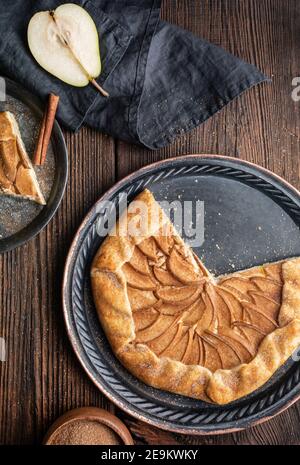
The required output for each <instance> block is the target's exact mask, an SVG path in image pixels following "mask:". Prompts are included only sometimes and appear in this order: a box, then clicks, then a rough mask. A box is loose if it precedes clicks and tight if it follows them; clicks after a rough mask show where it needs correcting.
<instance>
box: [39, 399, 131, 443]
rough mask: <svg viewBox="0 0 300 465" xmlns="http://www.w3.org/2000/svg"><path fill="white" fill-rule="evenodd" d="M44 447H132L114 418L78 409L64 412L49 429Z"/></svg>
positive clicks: (127, 433) (100, 411) (103, 412)
mask: <svg viewBox="0 0 300 465" xmlns="http://www.w3.org/2000/svg"><path fill="white" fill-rule="evenodd" d="M43 444H46V445H52V446H59V445H61V446H68V445H70V446H71V445H75V446H76V445H78V446H79V445H89V446H98V445H116V446H117V445H124V444H125V445H133V444H134V442H133V439H132V436H131V434H130V431H129V430H128V428H127V427H126V425H125V424H124V423H123V422H122V421H121V420H120V419H119V418H117V417H116V416H115V415H112V414H111V413H110V412H107V411H106V410H103V409H100V408H97V407H81V408H77V409H74V410H70V411H69V412H66V413H65V414H64V415H62V416H61V417H59V418H58V419H57V420H56V421H55V422H54V423H53V424H52V426H51V427H50V428H49V430H48V432H47V434H46V436H45V438H44V441H43Z"/></svg>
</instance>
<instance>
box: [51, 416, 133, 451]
mask: <svg viewBox="0 0 300 465" xmlns="http://www.w3.org/2000/svg"><path fill="white" fill-rule="evenodd" d="M78 420H79V421H80V420H83V421H98V422H99V423H102V424H103V425H105V426H107V427H108V428H110V429H111V430H112V431H114V432H115V433H116V434H117V435H118V436H119V438H120V440H121V442H122V443H123V444H125V445H133V444H134V442H133V439H132V436H131V434H130V431H129V430H128V428H127V427H126V425H125V424H124V423H123V422H122V421H121V420H119V418H117V417H116V416H115V415H112V414H111V413H109V412H107V411H106V410H103V409H101V408H97V407H82V408H76V409H74V410H69V412H66V413H65V414H64V415H62V416H61V417H59V418H58V419H57V420H56V421H55V422H54V423H53V424H52V425H51V426H50V428H49V430H48V431H47V433H46V436H45V437H44V440H43V444H45V445H51V444H52V442H51V441H52V440H53V438H54V435H57V433H58V430H60V429H63V427H65V426H66V425H67V424H70V423H72V422H73V421H78ZM104 445H105V444H104Z"/></svg>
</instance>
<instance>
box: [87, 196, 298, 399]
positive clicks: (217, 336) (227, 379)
mask: <svg viewBox="0 0 300 465" xmlns="http://www.w3.org/2000/svg"><path fill="white" fill-rule="evenodd" d="M136 200H137V201H138V202H141V204H142V205H144V206H146V221H145V222H144V223H143V224H144V225H145V226H144V229H143V231H142V232H141V234H140V235H131V234H126V229H125V226H126V221H127V222H131V220H132V221H133V223H134V224H140V222H139V221H138V220H139V219H140V217H141V209H136V204H135V207H134V208H131V205H130V206H129V208H128V210H127V212H126V213H127V215H128V216H126V215H123V216H122V217H121V219H120V221H119V222H118V224H117V227H116V235H114V236H108V237H107V238H106V240H105V241H104V243H103V244H102V246H101V247H100V249H99V251H98V253H97V254H96V256H95V258H94V261H93V265H92V270H91V279H92V289H93V295H94V300H95V304H96V308H97V311H98V314H99V318H100V321H101V323H102V326H103V328H104V331H105V333H106V335H107V337H108V339H109V342H110V344H111V346H112V349H113V351H114V353H115V354H116V355H117V357H118V358H119V359H120V361H121V362H122V363H123V364H124V366H125V367H127V368H128V369H129V371H131V372H132V373H133V374H134V375H135V376H136V377H138V378H139V379H141V380H142V381H144V382H145V383H147V384H149V385H151V386H153V387H156V388H159V389H164V390H167V391H170V392H174V393H178V394H182V395H186V396H190V397H194V398H198V399H202V400H206V401H210V402H211V401H212V402H216V403H219V404H224V403H228V402H231V401H233V400H235V399H237V398H239V397H242V396H245V395H247V394H249V393H251V392H252V391H254V390H255V389H257V388H258V387H260V386H262V385H263V384H264V383H265V382H266V381H268V379H269V378H270V377H271V376H272V375H273V374H274V372H275V371H276V370H277V369H278V368H279V367H280V366H281V365H282V364H283V363H284V362H285V361H286V360H287V358H288V357H289V356H290V355H291V354H292V353H293V352H294V351H295V350H296V349H297V348H298V346H299V345H300V278H299V271H300V259H299V258H296V259H290V260H285V261H282V262H278V263H275V264H267V265H264V266H263V267H256V268H252V269H250V270H245V271H242V272H238V273H233V274H231V275H227V276H222V277H220V278H217V279H215V278H213V277H212V276H211V275H210V274H209V272H208V271H207V270H206V269H205V267H204V266H203V264H202V263H201V262H200V260H199V259H197V258H196V257H195V256H194V255H193V253H192V251H191V250H190V249H189V248H188V247H187V246H186V245H185V244H184V242H183V241H182V239H181V238H180V237H179V235H178V234H177V233H176V231H175V229H174V228H173V226H172V224H171V223H170V221H169V220H168V218H167V217H166V215H165V214H164V213H163V212H162V210H161V209H160V208H159V206H158V204H157V203H156V202H155V200H154V198H153V195H152V194H151V193H150V192H149V191H147V190H145V191H143V192H142V193H141V194H140V195H139V196H138V197H137V198H136ZM154 211H155V213H156V214H153V212H154ZM126 218H127V220H126ZM124 231H125V233H124Z"/></svg>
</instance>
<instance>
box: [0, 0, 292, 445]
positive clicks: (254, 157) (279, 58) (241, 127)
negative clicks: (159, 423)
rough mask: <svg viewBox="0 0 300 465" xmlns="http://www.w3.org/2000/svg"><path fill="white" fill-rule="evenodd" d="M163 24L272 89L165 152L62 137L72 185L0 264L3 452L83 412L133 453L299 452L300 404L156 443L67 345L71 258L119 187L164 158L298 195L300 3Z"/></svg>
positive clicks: (247, 98) (189, 4) (192, 0)
mask: <svg viewBox="0 0 300 465" xmlns="http://www.w3.org/2000/svg"><path fill="white" fill-rule="evenodd" d="M161 16H162V18H163V19H164V20H167V21H170V22H171V23H174V24H177V25H179V26H182V27H183V28H186V29H188V30H190V31H192V32H193V33H195V34H196V35H198V36H201V37H204V38H206V39H207V40H209V41H212V42H214V43H215V44H218V45H221V46H223V47H224V48H225V49H226V50H228V51H229V52H232V53H234V54H236V55H237V56H239V57H241V58H243V59H245V60H247V61H249V62H251V63H253V64H256V65H257V66H258V67H259V68H260V69H261V70H262V71H263V72H265V73H266V74H267V75H268V76H270V77H272V80H273V82H272V84H263V85H260V86H258V87H255V88H253V89H251V90H250V91H247V92H246V93H245V94H243V95H242V96H241V97H239V98H238V99H237V100H235V101H234V102H232V103H231V104H229V105H228V106H227V107H226V108H225V109H223V110H222V111H221V112H220V113H219V114H217V115H215V116H214V117H213V118H211V119H210V120H209V121H207V122H206V123H205V124H203V125H202V126H201V127H199V128H198V129H196V130H194V131H192V132H191V133H189V134H187V135H183V136H182V137H180V138H179V139H177V141H176V142H175V143H174V144H173V145H171V146H169V147H168V148H165V149H162V150H159V151H149V150H146V149H143V148H141V147H136V146H133V145H129V144H127V143H124V142H121V141H118V140H114V139H112V138H111V137H108V136H106V135H103V134H100V133H98V132H96V131H93V130H91V129H88V128H83V129H81V131H80V132H79V133H78V134H76V135H74V134H71V133H69V132H67V131H65V137H66V141H67V146H68V150H69V160H70V175H69V182H68V186H67V190H66V193H65V196H64V199H63V201H62V204H61V206H60V208H59V210H58V212H57V213H56V215H55V217H54V219H53V220H52V221H51V223H50V224H49V226H48V227H47V228H46V229H45V230H44V231H43V232H42V233H41V234H40V235H39V236H38V237H37V238H36V239H34V240H32V241H31V242H29V243H28V244H26V245H24V246H23V247H21V248H19V249H17V250H14V251H12V252H10V253H6V254H3V255H1V256H0V336H1V337H4V338H5V339H6V343H7V361H6V362H5V363H1V362H0V443H1V444H18V443H28V444H31V443H39V442H40V441H41V439H42V437H43V435H44V433H45V431H46V430H47V428H48V427H49V425H50V424H51V422H53V421H54V420H55V419H56V418H57V417H58V416H59V415H61V414H62V413H63V412H65V411H66V410H69V409H71V408H75V407H79V406H86V405H94V406H101V407H104V408H106V409H108V410H110V411H112V412H115V413H117V415H119V416H120V417H121V418H123V419H124V420H126V421H127V422H128V424H129V425H130V427H131V428H132V431H133V432H135V438H136V440H137V442H144V443H145V442H146V443H149V444H151V443H152V444H157V442H158V440H157V438H158V437H159V438H160V440H161V442H166V443H170V444H171V443H174V444H176V443H180V444H297V443H298V444H300V425H299V416H300V402H299V403H298V404H296V405H294V406H292V407H291V408H289V409H288V410H287V411H286V412H284V413H282V414H281V415H279V416H277V417H276V418H274V419H272V420H270V421H268V422H267V423H265V424H262V425H260V426H257V427H255V428H252V429H248V430H246V431H242V432H239V433H235V434H228V435H218V436H205V437H192V436H183V435H180V436H179V435H171V434H169V433H161V434H159V435H158V434H157V431H156V430H155V428H149V427H143V425H141V424H139V425H137V423H136V422H135V421H133V420H132V419H130V418H129V417H128V416H126V415H124V414H123V413H122V412H120V411H119V410H117V409H116V408H115V407H114V406H113V405H112V404H111V403H110V402H109V401H108V400H107V399H106V398H105V397H104V396H103V395H102V394H101V393H100V392H99V391H98V390H97V389H96V387H95V386H94V385H93V384H92V382H91V381H90V380H89V379H88V377H87V376H86V375H85V373H84V371H83V370H82V368H81V367H80V365H79V362H78V361H77V359H76V357H75V355H74V354H73V351H72V349H71V347H70V343H69V341H68V337H67V334H66V331H65V327H64V322H63V317H62V309H61V294H60V289H61V281H62V273H63V267H64V262H65V258H66V254H67V251H68V248H69V246H70V243H71V240H72V238H73V236H74V234H75V232H76V229H77V227H78V226H79V224H80V222H81V221H82V219H83V217H84V216H85V214H86V212H87V211H88V210H89V208H90V207H91V206H92V205H93V204H94V202H95V201H96V200H97V199H98V198H99V196H100V195H101V194H102V193H103V192H105V191H106V190H107V189H108V188H109V187H111V186H112V185H113V184H114V183H115V182H116V181H117V180H118V179H121V178H123V177H124V176H126V175H127V174H129V173H131V172H132V171H134V170H136V169H138V168H140V167H142V166H144V165H147V164H149V163H151V162H153V161H157V160H161V159H165V158H168V157H173V156H176V155H183V154H189V153H212V154H216V153H219V154H223V155H230V156H233V157H237V158H241V159H244V160H248V161H251V162H254V163H258V164H259V165H262V166H264V167H266V168H269V169H270V170H272V171H274V172H275V173H277V174H279V175H280V176H283V177H284V178H285V179H287V180H288V181H289V182H290V183H292V184H293V185H294V186H295V187H297V188H300V180H299V174H300V173H299V148H300V144H299V140H300V102H299V103H295V102H294V101H293V100H292V98H291V92H292V79H293V78H294V77H296V76H298V75H300V67H299V59H300V58H299V57H300V28H299V25H300V2H299V0H264V1H261V0H178V1H175V0H165V1H164V3H163V7H162V11H161ZM136 433H137V434H136Z"/></svg>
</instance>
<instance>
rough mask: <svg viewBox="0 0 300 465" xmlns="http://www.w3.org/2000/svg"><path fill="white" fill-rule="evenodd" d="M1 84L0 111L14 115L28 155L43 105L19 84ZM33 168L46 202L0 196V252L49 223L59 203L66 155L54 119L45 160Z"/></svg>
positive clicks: (66, 169)
mask: <svg viewBox="0 0 300 465" xmlns="http://www.w3.org/2000/svg"><path fill="white" fill-rule="evenodd" d="M2 79H3V78H1V80H2ZM5 83H6V101H5V103H2V102H1V107H0V111H3V110H9V111H11V112H12V113H13V114H14V116H15V118H16V120H17V122H18V124H19V127H20V132H21V135H22V139H23V141H24V143H25V146H26V149H27V152H28V154H29V156H30V157H31V158H32V154H33V151H34V148H35V144H36V141H37V137H38V131H39V126H40V121H41V117H42V115H43V108H44V106H43V105H42V104H41V102H39V100H38V99H37V98H35V97H34V96H33V95H32V94H30V93H29V92H27V91H25V90H24V89H23V88H22V87H21V86H20V85H19V84H17V83H15V82H12V81H10V80H9V79H5ZM0 84H2V81H1V83H0ZM34 169H35V172H36V175H37V178H38V181H39V183H40V186H41V189H42V192H43V194H44V196H45V199H46V202H47V205H45V206H41V205H39V204H37V203H35V202H31V201H30V200H26V199H18V198H15V197H11V196H7V195H0V212H1V215H0V253H2V252H7V251H8V250H11V249H14V248H15V247H18V246H20V245H22V244H24V243H25V242H27V241H28V240H29V239H31V238H32V237H34V236H35V235H36V234H38V233H39V232H40V231H41V230H42V229H43V228H44V227H45V226H46V225H47V224H48V223H49V221H50V220H51V218H52V217H53V215H54V213H55V212H56V210H57V208H58V206H59V204H60V201H61V199H62V196H63V193H64V190H65V187H66V182H67V177H68V156H67V149H66V145H65V140H64V137H63V134H62V132H61V129H60V127H59V125H58V123H57V122H56V121H55V124H54V127H53V131H52V136H51V143H50V145H49V149H48V152H47V158H46V163H45V164H44V165H43V166H41V167H39V166H36V167H34Z"/></svg>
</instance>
